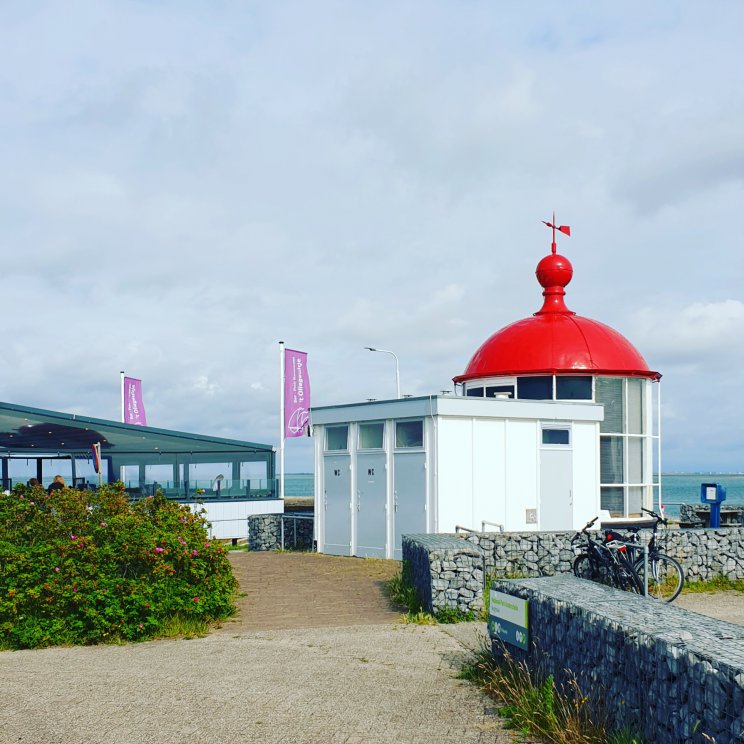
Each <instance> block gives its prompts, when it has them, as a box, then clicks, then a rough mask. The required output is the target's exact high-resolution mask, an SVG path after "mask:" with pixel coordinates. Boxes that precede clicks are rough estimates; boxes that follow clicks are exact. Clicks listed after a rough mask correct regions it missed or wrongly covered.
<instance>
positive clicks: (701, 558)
mask: <svg viewBox="0 0 744 744" xmlns="http://www.w3.org/2000/svg"><path fill="white" fill-rule="evenodd" d="M574 534H575V533H574V532H489V533H475V534H465V535H460V536H459V537H460V539H465V540H466V541H467V542H470V543H471V544H473V545H477V546H478V547H479V548H480V549H481V550H482V551H483V553H484V555H485V562H486V572H487V573H488V574H494V575H496V576H553V575H554V574H559V573H570V572H571V567H572V564H573V559H574V550H573V547H572V545H571V538H572V537H573V536H574ZM659 534H660V535H663V536H662V538H661V539H662V542H661V543H660V544H661V545H662V552H664V553H666V554H667V555H669V556H671V557H672V558H674V559H676V560H677V561H678V562H679V563H680V565H681V566H682V568H683V569H684V571H685V576H686V580H687V581H700V580H705V579H712V578H715V577H717V576H720V575H723V576H726V577H727V578H729V579H744V528H741V527H737V528H727V529H719V530H712V529H700V530H666V531H665V532H664V533H659ZM640 535H641V538H642V540H646V541H647V540H648V538H649V537H650V532H649V531H648V530H645V531H641V533H640Z"/></svg>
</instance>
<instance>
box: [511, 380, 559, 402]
mask: <svg viewBox="0 0 744 744" xmlns="http://www.w3.org/2000/svg"><path fill="white" fill-rule="evenodd" d="M517 398H519V399H520V400H552V399H553V378H552V376H539V377H517Z"/></svg>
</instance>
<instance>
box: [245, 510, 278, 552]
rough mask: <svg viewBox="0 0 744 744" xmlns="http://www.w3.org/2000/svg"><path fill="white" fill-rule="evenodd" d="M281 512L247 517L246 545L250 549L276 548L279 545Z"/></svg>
mask: <svg viewBox="0 0 744 744" xmlns="http://www.w3.org/2000/svg"><path fill="white" fill-rule="evenodd" d="M280 517H281V514H258V515H256V516H254V517H248V547H249V548H250V549H251V550H276V549H277V548H279V547H281V533H280V531H279V529H280V526H281V519H280Z"/></svg>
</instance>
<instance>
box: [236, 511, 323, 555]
mask: <svg viewBox="0 0 744 744" xmlns="http://www.w3.org/2000/svg"><path fill="white" fill-rule="evenodd" d="M282 521H283V522H284V547H285V548H291V549H293V550H312V549H313V520H312V518H311V519H294V518H293V515H292V514H286V513H285V514H264V515H260V516H255V517H249V518H248V547H249V548H250V549H251V550H278V549H279V548H281V547H282V532H281V524H282Z"/></svg>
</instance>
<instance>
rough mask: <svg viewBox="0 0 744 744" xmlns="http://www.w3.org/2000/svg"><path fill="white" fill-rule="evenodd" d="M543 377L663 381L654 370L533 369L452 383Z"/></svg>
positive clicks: (469, 377) (460, 378) (460, 377)
mask: <svg viewBox="0 0 744 744" xmlns="http://www.w3.org/2000/svg"><path fill="white" fill-rule="evenodd" d="M542 375H556V376H558V377H567V376H571V375H578V376H581V377H645V378H646V379H648V380H652V381H653V382H658V381H659V380H661V373H660V372H653V371H652V370H622V371H618V370H616V369H595V368H594V367H592V368H591V369H572V370H566V369H563V370H556V369H540V370H535V369H531V370H529V372H526V371H524V370H519V369H514V370H499V372H498V374H490V375H458V376H457V377H453V378H452V382H454V383H455V384H456V385H457V384H459V383H461V382H468V381H470V380H486V379H487V380H491V379H493V378H494V377H516V376H519V377H539V376H542Z"/></svg>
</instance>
